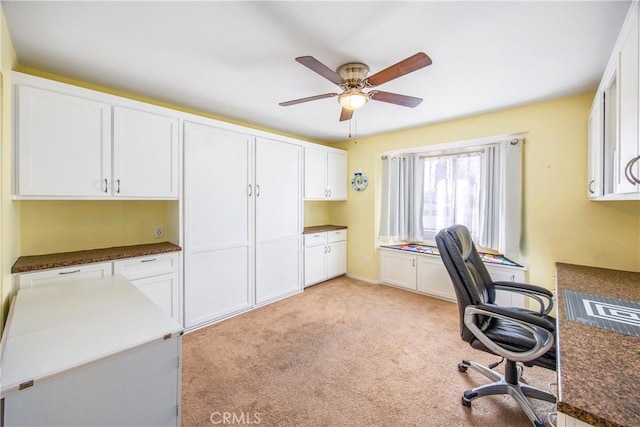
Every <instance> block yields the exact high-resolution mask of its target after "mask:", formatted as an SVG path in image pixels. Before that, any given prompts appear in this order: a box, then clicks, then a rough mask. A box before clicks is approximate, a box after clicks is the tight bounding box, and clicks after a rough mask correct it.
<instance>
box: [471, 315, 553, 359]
mask: <svg viewBox="0 0 640 427" xmlns="http://www.w3.org/2000/svg"><path fill="white" fill-rule="evenodd" d="M478 315H479V316H489V317H494V318H497V319H502V320H505V321H508V322H512V323H515V324H517V325H518V326H520V327H522V328H523V329H525V330H527V331H529V332H531V334H532V335H533V337H534V339H535V341H536V343H535V345H534V346H533V347H532V348H530V349H528V350H526V351H513V350H509V349H506V348H504V347H502V346H500V345H499V344H498V343H496V342H495V341H492V340H491V338H489V337H488V336H487V335H485V333H484V332H483V331H482V330H481V329H480V328H479V327H478V326H477V325H476V319H475V318H476V316H478ZM464 324H465V326H466V327H467V328H468V329H469V330H470V331H471V333H472V334H473V335H474V336H475V337H476V338H477V339H478V340H480V342H482V344H484V345H485V346H486V347H487V348H488V349H490V350H491V351H493V352H494V353H495V354H498V355H500V356H504V357H505V358H507V359H509V360H513V361H515V362H529V361H531V360H535V359H537V358H539V357H540V356H542V355H543V354H545V353H546V352H547V351H549V350H550V349H551V347H553V343H554V342H555V334H554V325H553V324H552V323H551V322H550V321H548V320H547V319H544V318H541V317H538V316H536V315H535V314H532V313H527V312H523V311H518V310H516V309H510V308H506V307H499V306H496V305H487V304H479V305H468V306H467V307H466V308H465V310H464Z"/></svg>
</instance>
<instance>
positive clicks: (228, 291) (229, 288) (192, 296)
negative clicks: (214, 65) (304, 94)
mask: <svg viewBox="0 0 640 427" xmlns="http://www.w3.org/2000/svg"><path fill="white" fill-rule="evenodd" d="M184 150H185V152H184V159H185V166H184V171H185V183H184V184H185V191H184V210H185V218H184V230H185V234H184V237H185V239H184V255H185V260H184V262H185V285H184V286H185V289H184V296H185V326H186V327H187V328H192V327H197V326H199V325H204V324H207V323H210V322H213V321H216V320H219V319H222V318H224V317H228V316H230V315H233V314H235V313H239V312H242V311H245V310H247V309H249V308H251V307H253V306H256V305H260V304H263V303H266V302H269V301H272V300H275V299H278V298H282V297H284V296H286V295H289V294H292V293H295V292H299V291H300V290H301V289H302V280H301V275H302V272H301V265H300V264H301V233H302V229H301V216H302V206H301V201H302V189H301V173H302V169H301V165H302V148H301V147H300V146H298V145H295V144H290V143H286V142H280V141H276V140H270V139H266V138H259V137H258V138H255V137H254V136H252V135H249V134H244V133H241V132H235V131H230V130H224V129H219V128H216V127H213V126H210V125H207V124H202V123H191V122H187V123H185V129H184Z"/></svg>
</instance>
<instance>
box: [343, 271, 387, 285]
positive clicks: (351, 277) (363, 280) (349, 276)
mask: <svg viewBox="0 0 640 427" xmlns="http://www.w3.org/2000/svg"><path fill="white" fill-rule="evenodd" d="M346 276H347V277H348V278H350V279H353V280H358V281H360V282H365V283H370V284H372V285H380V282H379V281H377V280H372V279H369V278H366V277H361V276H356V275H354V274H349V273H347V274H346Z"/></svg>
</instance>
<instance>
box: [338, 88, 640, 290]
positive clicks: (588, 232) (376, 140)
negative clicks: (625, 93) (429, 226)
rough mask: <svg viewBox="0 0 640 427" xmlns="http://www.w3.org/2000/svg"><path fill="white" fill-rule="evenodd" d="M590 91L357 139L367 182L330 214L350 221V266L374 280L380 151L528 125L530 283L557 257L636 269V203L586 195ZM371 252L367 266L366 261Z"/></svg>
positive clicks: (639, 259) (543, 281)
mask: <svg viewBox="0 0 640 427" xmlns="http://www.w3.org/2000/svg"><path fill="white" fill-rule="evenodd" d="M592 99H593V93H587V94H583V95H578V96H572V97H565V98H560V99H556V100H552V101H546V102H540V103H536V104H531V105H527V106H523V107H518V108H512V109H508V110H503V111H498V112H493V113H488V114H482V115H478V116H474V117H468V118H463V119H459V120H451V121H448V122H444V123H439V124H434V125H431V126H425V127H421V128H417V129H411V130H405V131H400V132H394V133H390V134H386V135H378V136H372V137H365V138H359V141H358V143H357V144H354V143H353V142H346V143H342V144H339V146H338V147H337V148H342V149H345V150H348V152H349V173H350V174H351V173H353V171H355V170H358V169H361V170H362V171H363V172H364V173H365V174H366V175H367V176H368V178H369V188H367V190H366V191H363V192H359V193H356V192H355V191H350V192H349V200H348V202H346V203H344V204H342V205H339V206H336V207H335V208H334V209H333V210H332V212H331V213H330V217H331V220H332V221H334V222H337V223H339V224H344V225H347V226H348V227H349V240H348V241H349V250H348V257H349V266H348V270H349V273H350V274H352V275H354V276H359V277H363V278H366V279H370V280H373V281H377V279H378V276H377V269H378V267H377V251H376V232H377V224H376V218H377V215H375V213H376V212H377V209H378V199H379V179H380V177H379V169H380V156H381V154H382V153H384V152H386V151H390V150H397V149H401V148H408V147H416V146H422V145H429V144H439V143H446V142H454V141H461V140H467V139H474V138H480V137H488V136H493V135H503V134H511V133H518V132H526V134H525V140H526V142H525V145H524V190H523V191H524V193H523V203H524V207H523V209H524V212H523V215H524V222H523V235H524V240H523V242H522V252H523V256H524V259H525V261H526V263H527V266H528V268H529V280H530V281H531V282H532V283H535V284H539V285H541V286H544V287H547V288H549V289H553V288H554V286H555V284H554V280H553V276H554V274H555V263H556V262H568V263H575V264H583V265H591V266H600V267H606V268H613V269H621V270H631V271H640V202H638V201H628V202H591V201H589V200H588V199H587V195H586V193H587V190H586V183H587V117H588V114H589V109H590V106H591V101H592ZM364 257H369V259H370V261H371V262H370V263H369V266H365V265H364Z"/></svg>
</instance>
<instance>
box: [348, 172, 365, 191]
mask: <svg viewBox="0 0 640 427" xmlns="http://www.w3.org/2000/svg"><path fill="white" fill-rule="evenodd" d="M367 183H368V181H367V177H366V176H364V174H363V173H362V172H356V173H354V174H353V179H352V180H351V186H352V187H353V189H354V190H356V191H364V189H365V188H367Z"/></svg>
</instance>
